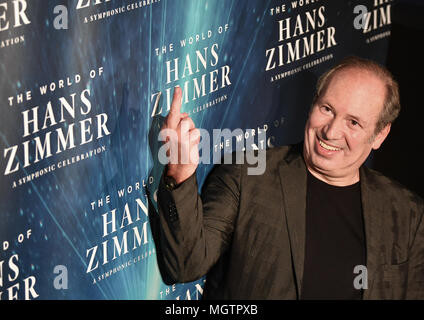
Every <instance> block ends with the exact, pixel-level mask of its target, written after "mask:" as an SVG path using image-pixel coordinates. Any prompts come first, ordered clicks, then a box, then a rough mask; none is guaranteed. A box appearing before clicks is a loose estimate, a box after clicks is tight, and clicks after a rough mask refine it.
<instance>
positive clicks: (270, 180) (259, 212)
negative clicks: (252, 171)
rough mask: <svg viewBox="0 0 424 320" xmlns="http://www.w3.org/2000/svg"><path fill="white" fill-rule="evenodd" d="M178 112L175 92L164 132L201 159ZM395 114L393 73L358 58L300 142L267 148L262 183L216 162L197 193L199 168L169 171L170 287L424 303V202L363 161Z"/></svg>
mask: <svg viewBox="0 0 424 320" xmlns="http://www.w3.org/2000/svg"><path fill="white" fill-rule="evenodd" d="M180 108H181V89H176V90H175V92H174V99H173V103H172V107H171V112H170V114H169V115H168V117H167V120H166V123H165V126H164V127H165V128H168V129H173V130H176V131H177V133H178V134H177V135H174V137H180V136H181V132H180V131H181V128H182V127H183V126H182V123H185V124H186V127H188V130H189V132H190V133H192V135H190V139H188V141H175V144H176V145H179V147H181V148H186V149H188V151H192V150H194V151H196V150H195V148H197V146H198V143H199V137H198V133H197V132H196V129H195V126H194V123H193V122H192V121H191V119H190V118H189V117H188V115H187V114H181V113H180ZM399 110H400V104H399V93H398V87H397V84H396V82H395V81H394V80H393V78H392V76H391V75H390V73H389V72H388V71H387V70H386V69H385V68H384V67H382V66H380V65H378V64H376V63H374V62H372V61H369V60H365V59H361V58H356V57H351V58H347V59H345V60H343V61H342V62H341V63H340V64H338V65H337V66H335V67H333V68H332V69H331V70H329V71H328V72H326V73H325V74H324V75H323V76H321V78H320V79H319V81H318V85H317V91H316V96H315V98H314V101H313V104H312V107H311V109H310V113H309V118H308V121H307V123H306V126H305V137H304V142H303V145H302V144H298V145H295V146H285V147H278V148H274V149H270V150H268V151H267V153H266V156H267V160H266V171H265V173H264V174H263V175H261V176H254V175H248V174H247V167H248V165H247V164H246V162H245V164H235V163H234V164H224V165H220V166H217V167H216V168H214V170H213V171H212V172H211V174H210V175H209V177H208V179H207V180H206V182H205V184H204V187H203V190H202V195H201V196H200V195H198V193H197V180H196V174H195V172H196V168H197V164H196V163H186V164H182V163H170V164H168V165H167V167H166V169H165V171H164V174H163V177H162V179H161V183H160V185H159V190H158V208H159V215H158V216H154V215H151V219H152V231H153V234H154V238H155V243H156V247H157V253H158V262H159V267H160V270H161V273H162V276H163V279H164V281H165V282H166V283H175V282H188V281H193V280H196V279H198V278H200V277H201V276H203V275H205V274H207V281H206V286H205V291H204V297H205V298H209V299H216V298H218V299H404V298H408V299H422V298H424V222H422V217H423V212H424V204H423V200H422V199H421V198H420V197H418V196H417V195H415V194H413V193H412V192H410V191H408V190H407V189H405V188H404V187H402V186H401V185H400V184H398V183H396V182H395V181H392V180H390V179H388V178H386V177H384V176H383V175H381V174H380V173H378V172H376V171H373V170H371V169H368V168H366V167H365V166H364V165H363V163H364V162H365V160H366V159H367V157H368V156H369V154H370V152H371V151H372V150H373V149H378V148H379V147H380V145H381V144H382V143H383V141H384V140H385V138H386V137H387V135H388V134H389V131H390V126H391V123H392V122H393V121H394V120H395V119H396V117H397V116H398V114H399ZM170 139H172V137H170ZM179 150H180V148H179ZM171 151H172V150H171ZM176 158H178V157H176ZM358 270H360V271H358ZM358 279H359V280H358Z"/></svg>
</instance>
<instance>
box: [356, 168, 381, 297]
mask: <svg viewBox="0 0 424 320" xmlns="http://www.w3.org/2000/svg"><path fill="white" fill-rule="evenodd" d="M359 172H360V181H361V201H362V214H363V217H364V227H365V241H366V248H367V266H366V267H367V277H368V289H367V290H365V291H364V299H371V293H372V287H373V284H374V280H375V275H376V272H377V271H378V270H377V268H378V265H379V264H380V263H379V260H380V259H381V258H383V259H384V257H382V256H379V253H380V252H382V251H381V250H380V248H379V247H380V241H379V239H380V235H381V229H382V228H381V225H382V221H381V218H382V213H384V199H381V192H379V189H378V186H376V185H375V184H374V183H373V179H372V176H371V173H370V171H369V170H368V169H367V168H366V167H361V168H360V171H359Z"/></svg>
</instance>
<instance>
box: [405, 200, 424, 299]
mask: <svg viewBox="0 0 424 320" xmlns="http://www.w3.org/2000/svg"><path fill="white" fill-rule="evenodd" d="M416 204H417V205H416V208H417V211H416V212H417V214H416V215H415V221H416V223H415V225H416V226H417V227H416V229H415V233H414V236H413V238H412V239H413V241H412V245H411V246H410V249H409V250H410V251H409V262H408V290H407V297H406V298H407V299H420V300H422V299H424V221H423V219H424V218H423V215H424V202H423V200H422V199H421V198H419V201H417V203H416Z"/></svg>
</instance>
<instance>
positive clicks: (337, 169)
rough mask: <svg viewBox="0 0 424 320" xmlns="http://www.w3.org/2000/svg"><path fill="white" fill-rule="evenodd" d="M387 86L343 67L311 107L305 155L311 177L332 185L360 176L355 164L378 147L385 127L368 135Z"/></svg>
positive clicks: (377, 116) (382, 138)
mask: <svg viewBox="0 0 424 320" xmlns="http://www.w3.org/2000/svg"><path fill="white" fill-rule="evenodd" d="M385 92H386V88H385V86H384V83H383V82H382V81H381V80H380V79H379V78H378V77H376V76H375V75H373V74H371V73H370V72H367V71H364V70H361V69H353V68H349V69H343V70H340V71H338V72H337V73H336V74H334V75H333V77H332V79H331V80H330V83H329V84H328V86H327V89H326V90H325V91H324V92H322V94H321V96H320V97H319V98H318V99H317V101H316V103H315V104H314V105H313V106H312V109H311V111H310V114H309V119H308V122H307V124H306V127H305V143H304V157H305V161H306V164H307V167H308V169H309V170H310V171H311V173H313V174H314V175H315V176H318V177H320V178H321V179H322V180H324V181H326V182H328V183H330V182H333V184H339V185H347V184H350V183H354V182H356V181H358V180H359V170H358V169H359V167H360V166H361V165H362V163H363V162H364V161H365V160H366V159H367V157H368V155H369V154H370V152H371V150H372V149H378V148H379V147H380V145H381V143H382V142H383V141H384V139H385V138H386V136H387V134H388V132H389V129H390V126H388V127H386V128H385V129H383V130H382V131H381V132H380V133H378V134H377V135H376V137H374V138H373V134H374V130H375V127H376V123H377V120H378V118H379V115H380V112H381V111H382V108H383V102H384V98H385Z"/></svg>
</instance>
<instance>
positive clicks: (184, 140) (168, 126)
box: [161, 87, 200, 184]
mask: <svg viewBox="0 0 424 320" xmlns="http://www.w3.org/2000/svg"><path fill="white" fill-rule="evenodd" d="M181 101H182V90H181V88H180V87H175V89H174V95H173V98H172V103H171V110H170V111H169V114H168V116H167V117H166V120H165V123H164V125H163V127H162V129H161V137H162V140H164V141H167V143H169V149H168V151H167V156H168V158H169V163H168V165H167V175H168V176H171V177H173V178H174V179H175V181H176V182H177V184H179V183H181V182H183V181H184V180H186V179H188V178H189V177H190V176H191V175H192V174H193V173H194V172H195V171H196V168H197V166H198V163H199V148H198V145H199V142H200V131H199V129H197V128H196V126H195V125H194V122H193V120H192V119H191V118H190V117H189V115H188V114H187V113H181Z"/></svg>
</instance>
